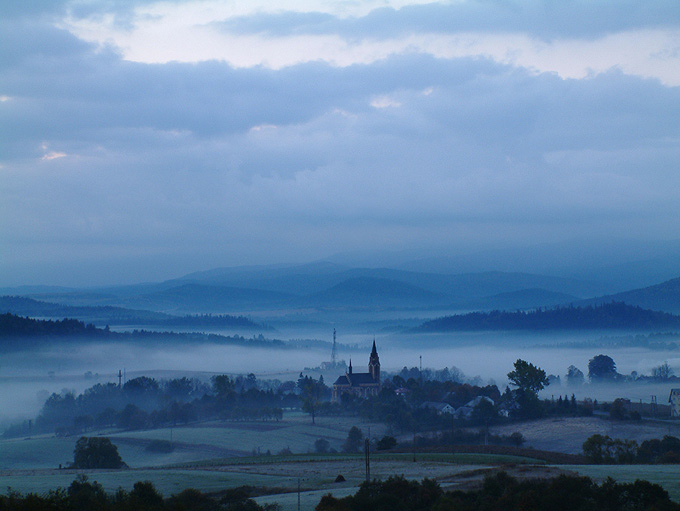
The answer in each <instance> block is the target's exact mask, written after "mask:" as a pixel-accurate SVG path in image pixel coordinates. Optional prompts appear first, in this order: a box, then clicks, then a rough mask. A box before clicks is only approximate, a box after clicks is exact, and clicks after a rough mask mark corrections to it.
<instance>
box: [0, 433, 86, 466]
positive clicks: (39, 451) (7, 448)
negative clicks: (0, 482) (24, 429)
mask: <svg viewBox="0 0 680 511" xmlns="http://www.w3.org/2000/svg"><path fill="white" fill-rule="evenodd" d="M76 440H77V438H56V437H54V436H50V437H48V436H41V437H32V438H13V439H9V440H4V439H3V440H0V470H24V469H44V468H58V467H59V464H60V463H61V464H62V465H64V466H66V464H67V463H71V462H73V448H74V447H75V445H76Z"/></svg>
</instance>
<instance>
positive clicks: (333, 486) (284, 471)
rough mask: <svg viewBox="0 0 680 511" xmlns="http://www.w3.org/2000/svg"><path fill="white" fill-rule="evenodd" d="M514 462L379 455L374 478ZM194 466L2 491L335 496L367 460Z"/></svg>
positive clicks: (7, 476)
mask: <svg viewBox="0 0 680 511" xmlns="http://www.w3.org/2000/svg"><path fill="white" fill-rule="evenodd" d="M510 461H512V462H515V461H529V460H521V459H509V458H508V457H507V456H494V455H484V454H479V455H477V454H454V455H450V454H449V455H445V454H428V455H423V456H419V457H418V458H417V461H416V462H415V463H414V462H413V459H412V455H404V454H387V455H375V456H373V457H372V459H371V477H372V478H377V479H386V478H388V477H389V476H391V475H395V474H397V475H403V476H404V477H407V478H409V479H422V478H424V477H429V478H434V479H438V478H447V477H450V476H452V475H455V474H460V473H461V472H466V471H469V470H474V469H480V468H488V467H489V466H492V465H497V464H499V463H507V462H510ZM194 465H196V466H193V467H186V468H180V467H165V468H160V467H159V468H154V469H129V470H78V471H76V470H22V471H18V470H14V471H5V472H0V488H7V487H11V488H13V489H15V490H18V491H20V492H22V493H26V492H36V493H44V492H47V491H48V490H50V489H56V488H59V487H67V486H68V485H69V484H71V482H72V481H73V480H74V479H75V478H76V477H77V475H78V474H85V475H87V476H88V477H89V478H90V479H91V480H93V481H95V480H96V481H98V482H100V483H101V484H102V485H103V486H104V488H105V489H107V490H108V491H113V490H116V489H117V488H119V487H122V488H124V489H126V490H130V489H131V488H132V486H133V484H134V483H135V482H137V481H145V480H148V481H151V482H153V483H154V485H155V486H156V487H157V488H158V490H159V491H160V492H161V493H163V494H164V495H165V496H169V495H171V494H174V493H178V492H180V491H182V490H184V489H186V488H197V489H199V490H201V491H204V492H218V491H221V490H225V489H228V488H234V487H237V486H242V485H248V486H255V487H258V488H267V489H268V490H267V492H265V493H270V492H271V493H276V494H278V493H289V492H291V491H296V489H297V480H298V478H299V479H300V480H301V485H302V488H303V490H304V491H305V492H310V491H322V490H323V491H333V492H335V491H337V490H339V489H343V491H345V490H344V489H346V488H353V489H354V490H356V488H357V487H358V486H359V485H360V484H361V482H362V481H363V480H364V478H365V464H364V458H363V456H361V455H358V454H357V455H326V456H323V455H299V456H261V457H256V458H245V459H243V458H236V459H231V460H223V461H222V464H217V463H215V464H210V465H207V464H206V465H200V464H198V463H195V464H194ZM339 474H342V476H343V477H344V478H345V479H346V482H344V483H335V482H334V481H335V478H336V477H337V476H338V475H339ZM322 494H323V493H322ZM319 498H320V497H319ZM296 502H297V500H296Z"/></svg>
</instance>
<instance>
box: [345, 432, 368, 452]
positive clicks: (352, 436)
mask: <svg viewBox="0 0 680 511" xmlns="http://www.w3.org/2000/svg"><path fill="white" fill-rule="evenodd" d="M363 439H364V434H363V433H362V432H361V430H360V429H359V428H357V427H356V426H352V428H351V429H350V430H349V433H348V434H347V440H345V443H344V444H343V445H342V450H343V451H344V452H358V451H359V449H361V441H362V440H363Z"/></svg>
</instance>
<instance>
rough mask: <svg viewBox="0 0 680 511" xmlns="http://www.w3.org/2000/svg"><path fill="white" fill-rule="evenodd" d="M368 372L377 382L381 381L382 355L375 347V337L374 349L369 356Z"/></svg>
mask: <svg viewBox="0 0 680 511" xmlns="http://www.w3.org/2000/svg"><path fill="white" fill-rule="evenodd" d="M368 372H369V374H370V375H371V376H372V377H373V379H374V380H375V381H376V382H380V357H378V350H377V349H376V347H375V337H374V338H373V349H372V350H371V356H370V357H368Z"/></svg>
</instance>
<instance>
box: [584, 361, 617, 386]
mask: <svg viewBox="0 0 680 511" xmlns="http://www.w3.org/2000/svg"><path fill="white" fill-rule="evenodd" d="M617 376H618V373H617V372H616V364H615V363H614V360H613V359H612V358H611V357H608V356H607V355H602V354H600V355H597V356H595V357H593V358H591V359H590V361H589V362H588V378H590V379H591V381H601V380H613V379H615V378H616V377H617Z"/></svg>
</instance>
